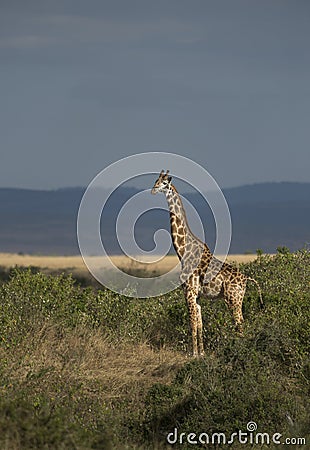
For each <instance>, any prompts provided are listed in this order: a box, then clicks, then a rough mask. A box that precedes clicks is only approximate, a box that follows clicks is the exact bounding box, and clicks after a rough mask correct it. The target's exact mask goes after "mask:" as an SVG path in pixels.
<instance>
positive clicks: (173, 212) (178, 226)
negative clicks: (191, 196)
mask: <svg viewBox="0 0 310 450" xmlns="http://www.w3.org/2000/svg"><path fill="white" fill-rule="evenodd" d="M166 199H167V202H168V206H169V211H170V226H171V236H172V242H173V246H174V248H175V251H176V253H177V255H178V257H179V259H182V258H183V256H184V251H185V245H186V243H187V242H188V239H189V238H194V239H197V238H195V236H194V235H193V234H192V232H191V230H190V228H189V225H188V223H187V219H186V214H185V210H184V207H183V203H182V200H181V197H180V195H179V193H178V192H177V190H176V189H175V187H174V186H172V185H170V189H168V190H167V191H166Z"/></svg>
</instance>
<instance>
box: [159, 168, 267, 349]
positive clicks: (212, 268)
mask: <svg viewBox="0 0 310 450" xmlns="http://www.w3.org/2000/svg"><path fill="white" fill-rule="evenodd" d="M151 192H152V194H157V193H159V192H161V193H164V194H165V196H166V199H167V202H168V207H169V212H170V228H171V237H172V242H173V246H174V249H175V251H176V253H177V255H178V258H179V260H180V262H181V274H180V281H181V283H182V286H183V291H184V295H185V299H186V302H187V306H188V312H189V320H190V327H191V334H192V347H193V355H194V356H198V355H200V356H202V355H204V345H203V322H202V315H201V307H200V305H199V304H198V302H197V301H198V298H199V297H200V296H201V295H202V296H206V297H208V298H216V297H218V296H220V295H223V297H224V300H225V302H226V304H227V306H228V307H229V309H230V310H231V312H232V316H233V319H234V322H235V324H236V328H237V330H238V331H239V332H242V322H243V315H242V302H243V298H244V294H245V290H246V283H247V281H253V282H255V283H256V285H257V287H258V292H259V297H260V302H261V304H263V301H262V295H261V290H260V287H259V285H258V283H257V281H256V280H254V279H253V278H250V277H247V276H246V275H244V274H243V273H242V272H240V271H239V269H237V268H236V267H234V266H232V265H231V264H228V263H226V262H222V261H219V260H218V259H217V258H216V257H215V256H214V255H213V254H212V252H211V250H210V249H209V247H208V246H207V244H206V243H205V242H202V241H201V240H200V239H199V238H198V237H196V236H195V235H194V234H193V233H192V231H191V229H190V227H189V225H188V222H187V218H186V213H185V209H184V206H183V203H182V199H181V197H180V195H179V193H178V191H177V190H176V188H175V186H174V185H173V184H172V177H171V176H170V175H169V170H167V171H166V172H165V171H164V170H162V171H161V172H160V174H159V177H158V178H157V180H156V181H155V184H154V186H153V188H152V191H151Z"/></svg>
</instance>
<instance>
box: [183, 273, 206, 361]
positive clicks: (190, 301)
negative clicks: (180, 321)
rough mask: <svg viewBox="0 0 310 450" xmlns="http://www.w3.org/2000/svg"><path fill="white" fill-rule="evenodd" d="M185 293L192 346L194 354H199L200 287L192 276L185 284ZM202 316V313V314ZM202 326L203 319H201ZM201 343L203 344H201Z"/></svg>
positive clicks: (200, 332)
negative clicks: (198, 301)
mask: <svg viewBox="0 0 310 450" xmlns="http://www.w3.org/2000/svg"><path fill="white" fill-rule="evenodd" d="M184 294H185V298H186V303H187V307H188V313H189V322H190V328H191V334H192V348H193V356H195V357H196V356H198V342H197V334H198V328H199V327H200V325H199V327H198V308H197V306H198V305H197V301H196V299H197V295H198V287H197V286H196V284H195V280H193V277H191V278H190V279H189V280H188V281H187V283H186V284H185V285H184ZM200 317H201V314H200ZM201 326H202V321H201ZM199 335H201V336H202V330H201V327H200V331H199ZM200 345H201V344H200Z"/></svg>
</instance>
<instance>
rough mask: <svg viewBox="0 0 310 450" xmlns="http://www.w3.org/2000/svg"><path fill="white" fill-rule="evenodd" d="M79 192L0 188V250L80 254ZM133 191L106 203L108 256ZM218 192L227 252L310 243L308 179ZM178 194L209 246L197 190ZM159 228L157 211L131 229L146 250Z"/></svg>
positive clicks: (162, 217)
mask: <svg viewBox="0 0 310 450" xmlns="http://www.w3.org/2000/svg"><path fill="white" fill-rule="evenodd" d="M84 191H85V189H84V188H81V187H77V188H70V189H58V190H54V191H36V190H27V189H5V188H2V189H0V217H1V224H0V252H22V253H40V254H52V255H53V254H55V255H64V254H67V255H69V254H77V253H79V249H78V244H77V238H76V218H77V212H78V208H79V204H80V201H81V198H82V196H83V193H84ZM137 192H138V190H136V189H133V188H130V189H129V188H119V189H118V190H117V191H116V192H114V193H113V195H112V196H111V198H110V199H109V201H108V203H107V208H106V209H105V214H104V215H103V217H102V230H103V231H102V239H103V242H104V245H105V247H106V249H107V250H108V252H109V253H111V254H112V253H113V254H119V253H121V249H120V247H119V245H118V242H117V239H116V236H115V222H116V217H117V215H118V212H119V210H120V208H121V207H122V206H123V204H124V203H125V202H126V201H127V200H128V199H129V198H131V197H132V195H134V194H136V193H137ZM223 193H224V195H225V197H226V199H227V202H228V205H229V208H230V212H231V217H232V225H233V235H232V243H231V248H230V252H231V253H244V252H255V251H256V249H258V248H260V249H262V250H263V251H265V252H275V250H276V248H277V247H278V246H287V247H289V248H290V249H291V250H296V249H298V248H302V247H303V246H304V245H306V244H309V242H310V183H262V184H253V185H248V186H241V187H237V188H231V189H224V190H223ZM183 195H184V196H185V197H186V198H187V199H188V200H189V201H190V203H192V204H193V205H194V206H195V208H196V209H197V211H198V212H199V215H200V217H201V220H202V222H203V224H204V227H205V235H206V240H207V243H208V244H209V246H210V247H211V248H213V247H214V242H215V224H214V219H213V216H212V213H211V211H210V208H209V207H208V205H207V203H206V202H205V200H204V199H203V198H202V197H201V196H200V195H199V194H196V193H194V194H193V193H191V194H183ZM210 195H212V194H210ZM160 228H166V229H167V230H169V216H168V213H167V212H166V211H161V210H158V209H156V210H154V211H149V212H148V213H146V214H144V215H143V216H142V217H141V218H140V219H139V220H138V221H137V224H136V228H135V236H136V239H137V242H138V244H139V245H140V246H141V247H142V248H143V249H145V250H151V249H152V248H153V246H154V242H153V235H154V233H155V231H156V230H158V229H160ZM172 252H173V251H172Z"/></svg>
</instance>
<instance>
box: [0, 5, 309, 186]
mask: <svg viewBox="0 0 310 450" xmlns="http://www.w3.org/2000/svg"><path fill="white" fill-rule="evenodd" d="M309 24H310V1H309V0H185V1H184V0H156V1H154V0H140V1H136V0H109V1H105V0H84V1H79V0H36V1H35V0H19V1H18V0H1V2H0V64H1V70H0V149H1V150H0V151H1V163H0V187H24V188H36V189H39V188H40V189H41V188H44V189H50V188H58V187H66V186H84V185H87V184H88V183H89V182H90V181H91V179H92V178H93V177H94V176H95V175H96V174H97V173H98V172H99V171H100V170H102V169H103V168H104V167H106V166H107V165H108V164H110V163H112V162H114V161H116V160H118V159H119V158H122V157H124V156H127V155H130V154H134V153H140V152H147V151H164V152H175V153H179V154H181V155H185V156H188V157H190V158H193V160H195V161H196V162H198V163H200V164H202V165H203V166H204V167H205V168H206V169H207V170H208V171H209V172H210V173H211V174H212V175H213V177H214V178H215V179H216V180H217V182H218V183H219V185H220V186H221V187H231V186H238V185H242V184H248V183H255V182H263V181H310V176H309V173H310V145H309V144H310V26H309ZM170 169H172V168H170Z"/></svg>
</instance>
